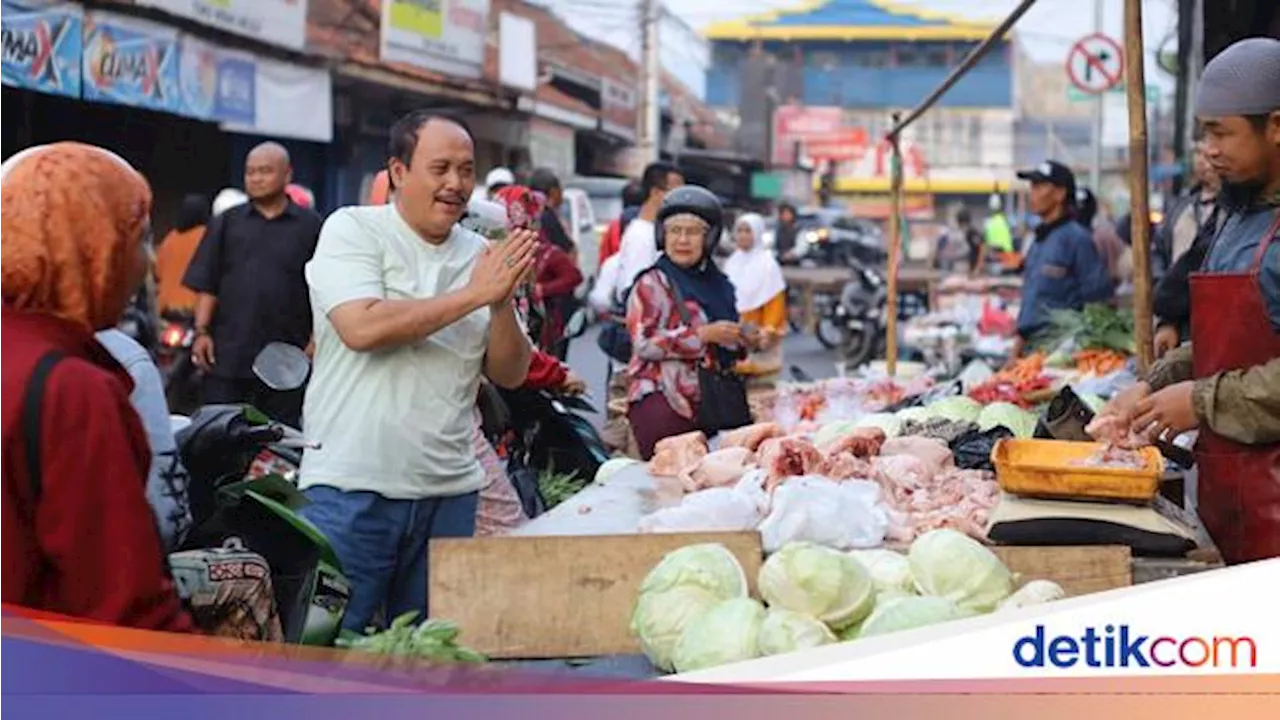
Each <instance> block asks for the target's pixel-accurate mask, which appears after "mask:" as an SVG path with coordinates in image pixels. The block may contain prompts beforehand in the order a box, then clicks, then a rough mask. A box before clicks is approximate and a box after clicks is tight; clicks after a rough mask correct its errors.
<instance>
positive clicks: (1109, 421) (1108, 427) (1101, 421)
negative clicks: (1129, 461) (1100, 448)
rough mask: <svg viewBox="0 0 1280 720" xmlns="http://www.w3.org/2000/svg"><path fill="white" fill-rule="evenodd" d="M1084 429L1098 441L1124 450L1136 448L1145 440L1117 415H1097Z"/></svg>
mask: <svg viewBox="0 0 1280 720" xmlns="http://www.w3.org/2000/svg"><path fill="white" fill-rule="evenodd" d="M1084 431H1085V432H1086V433H1088V434H1089V437H1091V438H1093V439H1094V440H1097V441H1098V442H1103V443H1106V444H1107V445H1110V446H1114V447H1117V448H1123V449H1126V450H1137V449H1138V448H1141V447H1144V446H1146V445H1147V441H1146V440H1145V439H1143V438H1142V436H1140V435H1138V434H1137V433H1135V432H1134V431H1133V428H1132V426H1131V425H1130V423H1127V422H1125V421H1124V418H1122V417H1120V416H1118V415H1098V416H1096V417H1094V418H1093V420H1091V421H1090V422H1089V424H1088V425H1086V426H1085V428H1084Z"/></svg>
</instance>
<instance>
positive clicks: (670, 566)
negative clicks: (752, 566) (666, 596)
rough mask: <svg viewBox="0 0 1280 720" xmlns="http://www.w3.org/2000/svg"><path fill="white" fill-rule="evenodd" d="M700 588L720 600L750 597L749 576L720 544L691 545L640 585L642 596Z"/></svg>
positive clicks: (670, 557) (675, 553)
mask: <svg viewBox="0 0 1280 720" xmlns="http://www.w3.org/2000/svg"><path fill="white" fill-rule="evenodd" d="M680 585H696V586H698V587H701V588H704V589H706V590H708V591H710V592H711V593H712V594H713V595H715V597H716V598H717V599H718V600H729V599H732V598H739V597H746V596H747V574H746V572H744V571H743V569H742V566H741V565H739V564H738V559H737V558H735V557H734V556H733V553H731V552H729V549H728V548H726V547H725V546H724V545H721V544H719V543H701V544H698V545H687V546H685V547H682V548H680V549H679V550H674V551H672V552H669V553H667V555H666V557H664V558H662V562H659V563H658V564H657V565H656V566H654V568H653V569H652V570H650V571H649V574H648V575H646V576H645V578H644V581H643V582H641V583H640V593H641V594H645V593H651V592H662V591H663V590H669V589H671V588H673V587H677V586H680Z"/></svg>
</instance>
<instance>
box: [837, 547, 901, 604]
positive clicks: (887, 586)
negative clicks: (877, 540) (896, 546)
mask: <svg viewBox="0 0 1280 720" xmlns="http://www.w3.org/2000/svg"><path fill="white" fill-rule="evenodd" d="M849 554H850V555H852V556H853V558H854V559H855V560H857V561H858V562H860V563H862V566H863V567H865V568H866V569H867V571H868V572H870V573H871V582H872V583H874V584H875V586H876V593H877V598H878V597H879V595H880V594H884V593H902V594H906V595H914V594H915V592H916V581H915V579H914V578H912V577H911V563H909V562H908V561H907V556H906V555H903V554H902V553H899V552H894V551H892V550H852V551H850V552H849ZM877 601H878V600H877Z"/></svg>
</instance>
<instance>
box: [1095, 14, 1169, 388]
mask: <svg viewBox="0 0 1280 720" xmlns="http://www.w3.org/2000/svg"><path fill="white" fill-rule="evenodd" d="M1124 53H1125V60H1126V62H1125V94H1126V95H1128V100H1129V183H1130V188H1131V190H1130V194H1131V196H1132V202H1131V206H1132V213H1131V214H1130V218H1132V223H1131V224H1132V228H1131V233H1132V239H1133V245H1132V247H1133V331H1134V343H1135V345H1136V346H1137V351H1138V369H1139V370H1140V371H1142V372H1144V373H1145V372H1146V371H1147V370H1148V369H1149V368H1150V367H1151V362H1152V360H1153V356H1154V354H1155V350H1154V347H1153V345H1152V333H1153V330H1154V328H1153V327H1152V320H1151V239H1150V234H1151V207H1150V203H1151V193H1150V190H1149V186H1148V179H1147V171H1148V167H1147V158H1148V152H1149V148H1148V147H1147V92H1146V77H1145V75H1144V72H1143V67H1142V66H1143V59H1144V58H1145V57H1146V56H1145V54H1144V51H1143V46H1142V0H1125V4H1124ZM1096 190H1097V188H1095V191H1096Z"/></svg>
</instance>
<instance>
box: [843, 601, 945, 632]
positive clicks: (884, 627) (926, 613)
mask: <svg viewBox="0 0 1280 720" xmlns="http://www.w3.org/2000/svg"><path fill="white" fill-rule="evenodd" d="M962 617H965V613H964V612H963V611H961V610H960V608H958V607H956V604H955V603H953V602H951V601H950V600H948V599H947V598H942V597H920V596H915V597H903V598H897V599H895V600H894V601H893V602H889V603H883V604H877V606H876V609H875V612H873V613H871V617H869V618H867V620H866V622H864V623H862V629H861V631H860V632H859V633H858V637H872V636H875V635H886V634H888V633H892V632H898V631H899V630H910V629H912V628H918V627H925V626H926V625H936V624H938V623H944V622H948V621H950V620H959V619H960V618H962Z"/></svg>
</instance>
